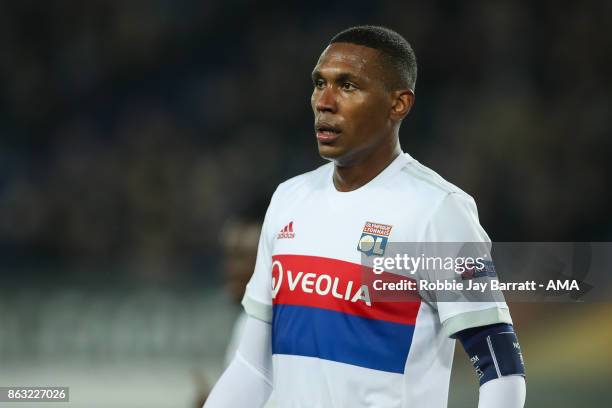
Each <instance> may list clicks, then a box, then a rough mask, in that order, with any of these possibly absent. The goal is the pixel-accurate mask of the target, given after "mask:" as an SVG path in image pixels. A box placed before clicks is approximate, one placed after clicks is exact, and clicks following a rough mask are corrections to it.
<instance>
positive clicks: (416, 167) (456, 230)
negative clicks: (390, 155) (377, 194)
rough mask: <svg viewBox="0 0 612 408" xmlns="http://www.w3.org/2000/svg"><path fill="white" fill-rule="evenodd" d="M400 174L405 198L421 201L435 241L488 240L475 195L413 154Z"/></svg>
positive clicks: (419, 204) (428, 232)
mask: <svg viewBox="0 0 612 408" xmlns="http://www.w3.org/2000/svg"><path fill="white" fill-rule="evenodd" d="M407 157H408V158H409V159H408V160H406V162H405V163H404V165H403V166H402V168H401V170H400V172H399V173H400V174H399V175H398V177H397V179H396V180H397V183H398V185H399V188H400V189H401V190H403V191H405V192H406V194H405V197H404V201H405V200H414V201H416V202H417V208H418V209H419V213H420V214H421V219H422V220H423V221H425V230H424V233H425V235H426V236H427V237H429V238H430V240H432V241H449V240H455V241H465V242H467V241H488V240H489V238H488V236H487V234H486V232H485V231H484V229H482V226H481V225H480V222H479V219H478V210H477V208H476V203H475V201H474V199H473V198H472V196H470V195H469V194H467V193H466V192H465V191H463V190H462V189H460V188H459V187H457V186H456V185H454V184H452V183H451V182H449V181H447V180H445V179H444V178H443V177H442V176H440V175H439V174H438V173H436V172H435V171H433V170H432V169H430V168H428V167H426V166H424V165H423V164H421V163H419V162H418V161H417V160H414V159H412V158H410V156H408V155H407Z"/></svg>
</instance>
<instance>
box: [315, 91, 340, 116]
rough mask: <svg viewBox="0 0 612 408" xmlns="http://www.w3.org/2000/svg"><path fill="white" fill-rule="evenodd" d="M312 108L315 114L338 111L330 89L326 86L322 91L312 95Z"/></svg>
mask: <svg viewBox="0 0 612 408" xmlns="http://www.w3.org/2000/svg"><path fill="white" fill-rule="evenodd" d="M313 99H314V107H315V109H316V111H317V112H331V113H335V112H336V111H337V110H338V101H337V100H336V94H335V92H334V90H333V89H332V87H329V86H326V87H325V88H323V89H320V90H318V91H315V93H314V95H313Z"/></svg>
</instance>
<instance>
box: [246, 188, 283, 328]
mask: <svg viewBox="0 0 612 408" xmlns="http://www.w3.org/2000/svg"><path fill="white" fill-rule="evenodd" d="M275 195H276V193H275ZM275 195H274V196H272V200H271V202H270V205H269V206H268V210H267V211H266V216H265V219H264V222H263V226H262V228H261V235H260V236H259V245H258V247H257V260H256V262H255V270H254V272H253V276H251V279H250V280H249V283H248V284H247V286H246V291H245V293H244V297H243V298H242V306H243V307H244V310H245V312H246V314H247V315H249V316H252V317H254V318H256V319H259V320H262V321H264V322H268V323H269V322H271V321H272V244H273V242H274V232H273V230H272V229H271V228H270V223H271V222H272V220H271V219H272V217H273V216H272V214H273V206H274V198H275Z"/></svg>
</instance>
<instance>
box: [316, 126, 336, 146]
mask: <svg viewBox="0 0 612 408" xmlns="http://www.w3.org/2000/svg"><path fill="white" fill-rule="evenodd" d="M315 132H316V135H317V141H318V142H319V143H332V142H333V141H335V140H336V139H337V138H338V137H339V136H340V133H342V130H340V128H339V127H337V126H334V125H332V124H329V123H325V122H318V123H317V124H315Z"/></svg>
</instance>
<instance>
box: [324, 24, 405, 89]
mask: <svg viewBox="0 0 612 408" xmlns="http://www.w3.org/2000/svg"><path fill="white" fill-rule="evenodd" d="M340 42H344V43H350V44H356V45H363V46H364V47H369V48H373V49H375V50H377V51H378V52H379V53H380V54H381V56H382V57H383V63H384V64H385V65H386V66H388V67H389V68H391V70H392V71H393V73H394V75H393V76H394V82H395V83H393V84H387V85H391V86H392V87H398V86H399V87H401V88H410V89H412V90H414V87H415V85H416V77H417V62H416V55H414V51H413V50H412V47H411V46H410V43H409V42H408V41H406V39H405V38H404V37H402V36H401V35H400V34H398V33H397V32H395V31H393V30H391V29H389V28H386V27H381V26H372V25H362V26H356V27H351V28H347V29H346V30H344V31H342V32H340V33H338V34H336V35H335V36H334V37H333V38H332V39H331V41H330V42H329V43H330V44H333V43H340Z"/></svg>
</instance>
